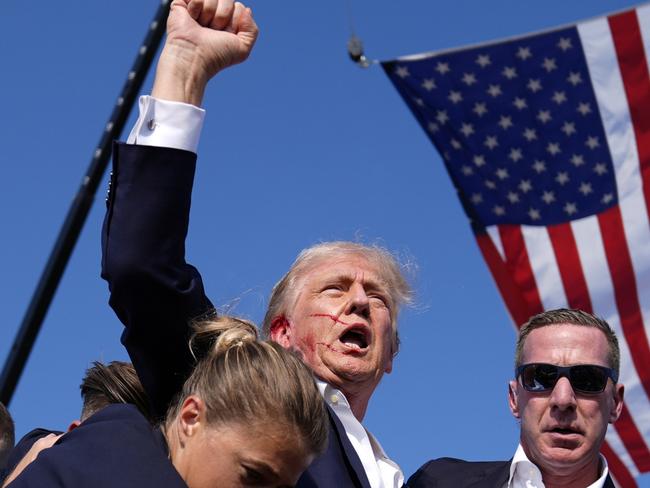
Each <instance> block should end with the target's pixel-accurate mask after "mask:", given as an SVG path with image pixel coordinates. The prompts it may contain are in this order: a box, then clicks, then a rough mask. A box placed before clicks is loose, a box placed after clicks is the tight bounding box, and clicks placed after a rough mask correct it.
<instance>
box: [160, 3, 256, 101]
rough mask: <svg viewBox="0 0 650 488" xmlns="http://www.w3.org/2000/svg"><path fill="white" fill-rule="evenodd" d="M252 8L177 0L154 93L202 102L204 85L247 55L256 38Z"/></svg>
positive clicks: (170, 97)
mask: <svg viewBox="0 0 650 488" xmlns="http://www.w3.org/2000/svg"><path fill="white" fill-rule="evenodd" d="M257 33H258V29H257V25H256V24H255V21H254V20H253V15H252V12H251V10H250V9H249V8H247V7H245V6H244V5H243V4H242V3H239V2H234V1H233V0H174V1H173V2H172V4H171V9H170V13H169V19H168V21H167V40H166V42H165V46H164V48H163V51H162V54H161V56H160V60H159V61H158V68H157V71H156V80H155V82H154V89H153V91H152V95H153V96H154V97H157V98H162V99H166V100H175V101H181V102H186V103H192V104H194V105H199V104H200V103H201V100H202V98H203V91H204V89H205V85H206V84H207V82H208V81H209V80H210V78H212V77H213V76H214V75H215V74H217V73H218V72H219V71H221V70H222V69H224V68H227V67H229V66H232V65H233V64H237V63H241V62H242V61H244V60H245V59H246V58H247V57H248V55H249V54H250V52H251V50H252V49H253V45H254V44H255V40H256V39H257Z"/></svg>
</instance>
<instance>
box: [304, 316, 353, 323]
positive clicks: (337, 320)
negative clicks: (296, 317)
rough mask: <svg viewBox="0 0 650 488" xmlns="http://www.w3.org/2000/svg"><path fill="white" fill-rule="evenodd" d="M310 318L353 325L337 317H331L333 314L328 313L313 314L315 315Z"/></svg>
mask: <svg viewBox="0 0 650 488" xmlns="http://www.w3.org/2000/svg"><path fill="white" fill-rule="evenodd" d="M310 317H326V318H330V319H332V321H334V322H336V323H338V324H342V325H351V324H349V323H347V322H344V321H343V320H341V319H339V318H338V317H336V316H335V315H331V314H328V313H313V314H311V315H310Z"/></svg>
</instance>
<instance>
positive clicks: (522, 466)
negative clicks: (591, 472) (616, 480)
mask: <svg viewBox="0 0 650 488" xmlns="http://www.w3.org/2000/svg"><path fill="white" fill-rule="evenodd" d="M600 469H601V471H600V477H599V478H598V479H597V480H596V481H594V482H593V483H592V484H590V485H589V486H588V487H586V488H603V486H604V485H605V480H606V479H607V475H608V474H609V467H608V466H607V460H606V459H605V457H604V456H603V455H602V454H601V455H600ZM506 487H507V488H544V482H543V481H542V472H541V471H540V470H539V468H538V467H537V466H536V465H535V464H533V463H532V462H531V461H530V460H529V459H528V456H526V453H525V452H524V448H523V447H521V444H519V445H518V446H517V451H516V452H515V455H514V457H513V458H512V462H511V463H510V478H508V483H507V484H506Z"/></svg>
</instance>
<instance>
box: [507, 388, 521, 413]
mask: <svg viewBox="0 0 650 488" xmlns="http://www.w3.org/2000/svg"><path fill="white" fill-rule="evenodd" d="M518 387H519V383H517V380H511V381H510V382H509V383H508V406H509V407H510V411H511V412H512V415H513V416H514V417H515V418H516V419H519V418H521V414H520V412H519V397H518V393H517V389H518Z"/></svg>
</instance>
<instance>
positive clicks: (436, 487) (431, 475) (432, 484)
mask: <svg viewBox="0 0 650 488" xmlns="http://www.w3.org/2000/svg"><path fill="white" fill-rule="evenodd" d="M509 478H510V461H491V462H469V461H463V460H462V459H454V458H440V459H434V460H432V461H429V462H428V463H426V464H424V465H423V466H422V467H421V468H420V469H418V470H417V472H416V473H415V474H414V475H413V476H411V477H410V478H409V480H408V481H407V483H406V486H407V487H408V488H502V487H503V486H504V484H505V483H506V482H507V481H508V479H509ZM603 488H615V486H614V483H613V481H612V479H611V477H610V476H607V479H606V480H605V485H604V487H603Z"/></svg>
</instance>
